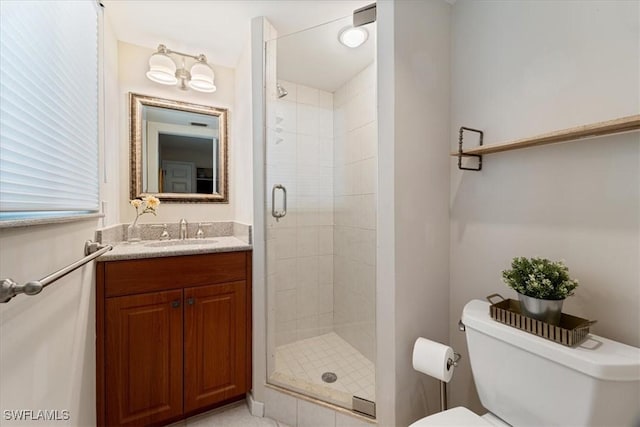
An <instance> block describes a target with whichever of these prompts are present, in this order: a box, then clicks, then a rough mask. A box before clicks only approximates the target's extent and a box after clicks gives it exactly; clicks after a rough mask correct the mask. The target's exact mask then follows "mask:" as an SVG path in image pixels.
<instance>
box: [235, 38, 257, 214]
mask: <svg viewBox="0 0 640 427" xmlns="http://www.w3.org/2000/svg"><path fill="white" fill-rule="evenodd" d="M235 82H236V87H235V100H234V103H235V108H234V110H233V114H232V115H231V123H232V126H231V128H232V129H233V140H232V145H233V153H234V155H233V174H231V172H230V174H229V181H230V183H229V187H230V188H232V190H231V192H232V194H233V195H234V199H233V200H232V203H233V206H234V219H235V220H236V221H238V222H243V223H245V224H253V147H252V145H253V136H252V126H253V118H252V112H253V108H252V98H251V43H250V41H249V40H247V43H246V45H245V47H244V49H242V54H241V55H240V59H239V60H238V63H237V64H236V69H235Z"/></svg>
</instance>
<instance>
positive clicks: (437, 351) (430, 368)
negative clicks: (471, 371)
mask: <svg viewBox="0 0 640 427" xmlns="http://www.w3.org/2000/svg"><path fill="white" fill-rule="evenodd" d="M453 357H454V356H453V349H452V348H451V347H449V346H446V345H444V344H440V343H439V342H435V341H431V340H428V339H426V338H422V337H420V338H418V339H417V340H416V343H415V344H414V345H413V369H415V370H416V371H419V372H422V373H423V374H427V375H429V376H432V377H434V378H437V379H439V380H440V381H444V382H447V383H448V382H449V381H450V380H451V377H452V376H453V366H451V368H450V369H447V361H448V360H451V361H453V360H454V359H453Z"/></svg>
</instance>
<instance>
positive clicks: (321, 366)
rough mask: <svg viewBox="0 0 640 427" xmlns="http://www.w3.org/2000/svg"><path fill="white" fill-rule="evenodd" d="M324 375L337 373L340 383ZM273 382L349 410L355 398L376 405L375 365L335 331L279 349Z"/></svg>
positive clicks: (277, 349)
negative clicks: (323, 378) (372, 402)
mask: <svg viewBox="0 0 640 427" xmlns="http://www.w3.org/2000/svg"><path fill="white" fill-rule="evenodd" d="M324 372H333V373H335V374H336V375H337V376H338V379H337V381H336V382H334V383H325V382H324V381H322V374H323V373H324ZM270 380H271V381H272V382H273V383H274V384H277V385H280V386H282V387H286V388H290V389H292V390H294V391H297V392H300V393H304V394H310V395H311V396H313V397H317V398H319V399H321V400H325V401H328V402H330V403H333V404H336V405H339V406H342V407H345V408H348V409H351V407H352V397H353V396H358V397H362V398H364V399H367V400H371V401H374V402H375V367H374V365H373V363H372V362H371V361H370V360H368V359H367V358H366V357H364V356H363V355H362V354H360V352H358V350H356V349H355V348H354V347H353V346H351V345H350V344H349V343H348V342H346V341H345V340H344V339H342V338H341V337H340V336H339V335H337V334H336V333H335V332H330V333H328V334H324V335H320V336H317V337H312V338H307V339H304V340H300V341H296V342H293V343H290V344H285V345H281V346H279V347H277V348H276V363H275V371H274V372H273V374H271V376H270Z"/></svg>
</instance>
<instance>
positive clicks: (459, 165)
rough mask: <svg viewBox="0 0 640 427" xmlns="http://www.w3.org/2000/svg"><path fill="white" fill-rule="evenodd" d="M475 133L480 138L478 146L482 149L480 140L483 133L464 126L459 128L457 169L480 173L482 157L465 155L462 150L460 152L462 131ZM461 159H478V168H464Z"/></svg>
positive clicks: (462, 137)
mask: <svg viewBox="0 0 640 427" xmlns="http://www.w3.org/2000/svg"><path fill="white" fill-rule="evenodd" d="M465 130H466V131H469V132H476V133H477V134H478V135H479V136H480V141H479V142H480V146H481V147H482V142H483V141H482V140H483V137H484V132H482V131H481V130H478V129H473V128H468V127H465V126H461V127H460V131H459V136H458V169H460V170H465V171H481V170H482V155H481V154H465V152H464V150H462V143H463V142H464V131H465ZM463 157H475V158H477V159H478V167H476V168H470V167H466V166H462V158H463Z"/></svg>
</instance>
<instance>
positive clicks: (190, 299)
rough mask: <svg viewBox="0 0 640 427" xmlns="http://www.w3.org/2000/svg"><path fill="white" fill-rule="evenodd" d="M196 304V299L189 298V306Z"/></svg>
mask: <svg viewBox="0 0 640 427" xmlns="http://www.w3.org/2000/svg"><path fill="white" fill-rule="evenodd" d="M195 303H196V300H195V298H187V304H189V305H193V304H195Z"/></svg>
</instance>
